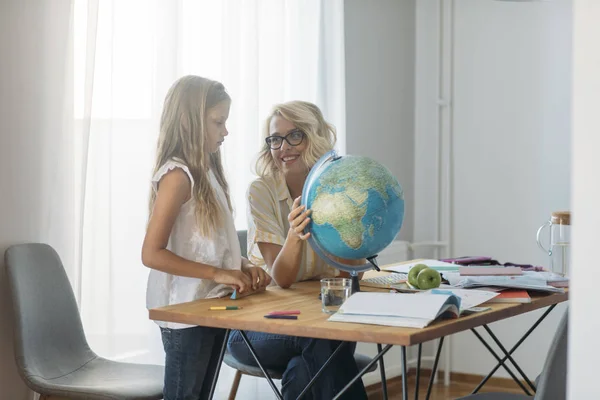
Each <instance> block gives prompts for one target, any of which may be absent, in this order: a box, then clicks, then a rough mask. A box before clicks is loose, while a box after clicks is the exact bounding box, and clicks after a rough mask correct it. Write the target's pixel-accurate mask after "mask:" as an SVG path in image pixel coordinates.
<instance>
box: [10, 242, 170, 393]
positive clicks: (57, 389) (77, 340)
mask: <svg viewBox="0 0 600 400" xmlns="http://www.w3.org/2000/svg"><path fill="white" fill-rule="evenodd" d="M4 258H5V262H6V270H7V275H8V284H9V291H10V295H11V297H12V305H13V310H14V317H15V324H14V327H15V328H14V335H15V361H16V364H17V367H18V370H19V373H20V375H21V377H22V378H23V380H24V381H25V383H26V384H27V386H28V387H29V388H30V389H31V390H34V391H35V392H37V393H40V394H41V398H42V399H50V398H51V399H55V398H60V399H67V398H68V399H93V400H95V399H98V400H107V399H119V400H134V399H135V400H146V399H162V389H163V383H164V369H163V367H162V366H158V365H144V364H133V363H124V362H116V361H111V360H107V359H105V358H102V357H99V356H98V355H96V353H94V351H92V349H90V347H89V345H88V343H87V340H86V338H85V334H84V331H83V326H82V323H81V317H80V315H79V309H78V308H77V303H76V301H75V296H74V295H73V289H72V288H71V285H70V283H69V280H68V278H67V274H66V273H65V270H64V268H63V265H62V262H61V260H60V258H59V256H58V254H57V253H56V251H54V249H53V248H52V247H50V246H48V245H46V244H40V243H30V244H20V245H14V246H11V247H9V248H8V250H6V253H5V254H4Z"/></svg>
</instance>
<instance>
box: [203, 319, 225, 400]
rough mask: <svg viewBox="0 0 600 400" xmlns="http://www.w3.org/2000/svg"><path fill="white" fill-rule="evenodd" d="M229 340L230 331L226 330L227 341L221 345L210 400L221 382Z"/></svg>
mask: <svg viewBox="0 0 600 400" xmlns="http://www.w3.org/2000/svg"><path fill="white" fill-rule="evenodd" d="M227 339H229V329H227V330H225V339H223V344H222V345H221V352H220V353H219V362H218V363H217V370H216V371H215V376H213V381H212V384H211V385H210V393H209V395H208V398H209V399H212V398H213V396H214V394H215V390H216V389H217V381H218V380H219V372H220V371H221V363H222V362H223V356H224V355H225V349H227Z"/></svg>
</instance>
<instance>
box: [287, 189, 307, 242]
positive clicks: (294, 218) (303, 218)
mask: <svg viewBox="0 0 600 400" xmlns="http://www.w3.org/2000/svg"><path fill="white" fill-rule="evenodd" d="M305 208H306V207H305V206H302V205H300V197H296V200H294V204H292V211H290V213H289V215H288V221H289V222H290V233H291V234H292V235H293V236H294V237H297V238H299V239H300V240H306V239H308V238H309V236H310V232H308V233H306V234H304V233H303V231H304V228H306V225H308V223H309V222H310V217H309V215H310V212H311V211H310V210H305ZM288 235H289V234H288Z"/></svg>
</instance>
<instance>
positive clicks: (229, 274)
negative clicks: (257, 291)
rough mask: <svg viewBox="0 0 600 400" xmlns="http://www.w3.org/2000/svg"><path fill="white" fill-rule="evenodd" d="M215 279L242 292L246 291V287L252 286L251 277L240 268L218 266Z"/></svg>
mask: <svg viewBox="0 0 600 400" xmlns="http://www.w3.org/2000/svg"><path fill="white" fill-rule="evenodd" d="M214 280H215V282H217V283H221V284H223V285H228V286H231V287H233V288H234V289H237V291H238V292H240V293H244V292H245V291H246V289H249V288H250V287H251V286H252V282H251V281H250V277H249V276H248V275H246V274H245V273H243V272H242V271H239V270H229V269H221V268H218V269H217V272H216V273H215V278H214Z"/></svg>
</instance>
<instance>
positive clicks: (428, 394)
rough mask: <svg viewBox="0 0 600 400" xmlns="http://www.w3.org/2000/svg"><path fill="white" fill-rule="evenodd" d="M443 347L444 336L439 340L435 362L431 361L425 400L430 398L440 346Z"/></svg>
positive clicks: (440, 350)
mask: <svg viewBox="0 0 600 400" xmlns="http://www.w3.org/2000/svg"><path fill="white" fill-rule="evenodd" d="M443 345H444V336H442V337H441V338H440V343H439V344H438V348H437V352H436V353H435V360H434V361H433V369H432V370H431V376H430V377H429V385H427V395H426V396H425V400H429V396H431V388H432V387H433V381H434V379H435V374H437V366H438V362H439V361H440V354H441V352H442V346H443Z"/></svg>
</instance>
